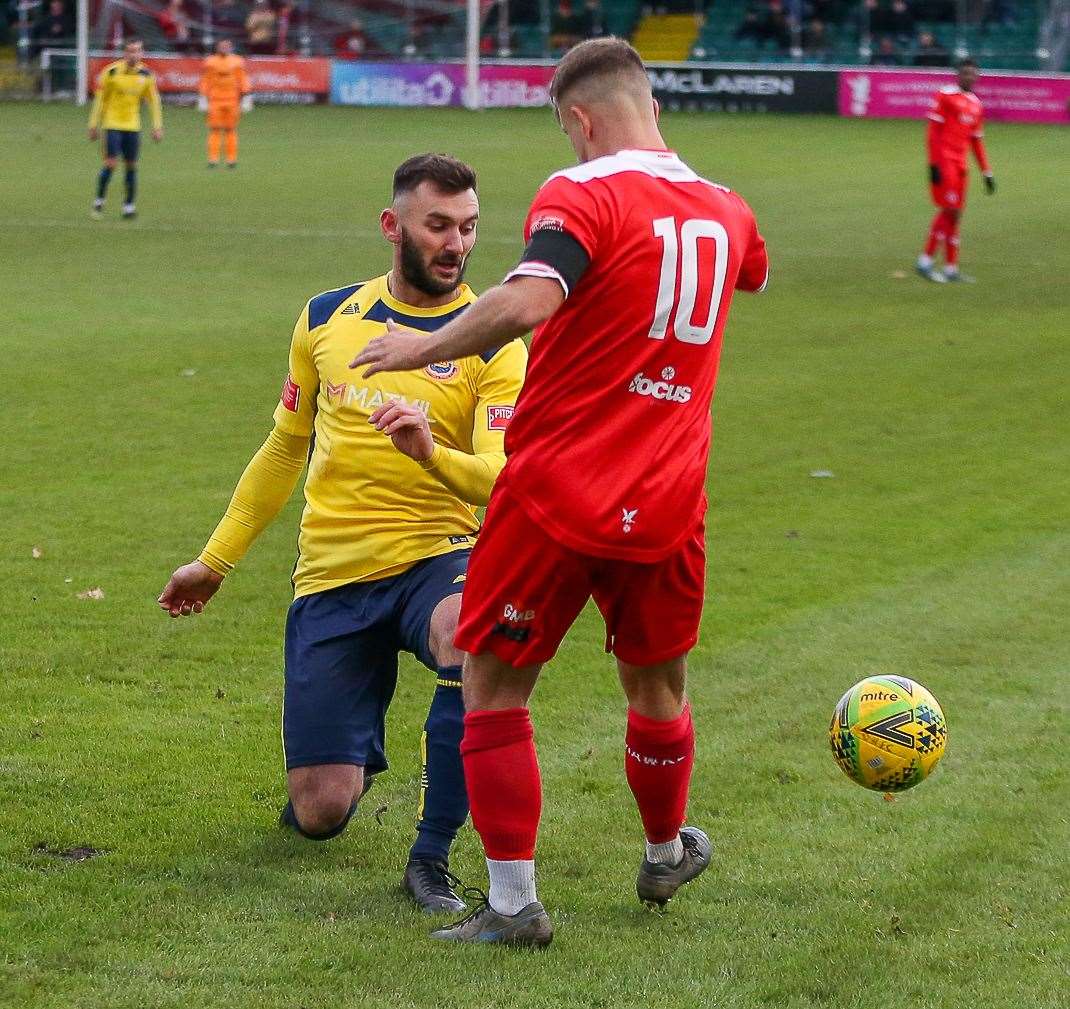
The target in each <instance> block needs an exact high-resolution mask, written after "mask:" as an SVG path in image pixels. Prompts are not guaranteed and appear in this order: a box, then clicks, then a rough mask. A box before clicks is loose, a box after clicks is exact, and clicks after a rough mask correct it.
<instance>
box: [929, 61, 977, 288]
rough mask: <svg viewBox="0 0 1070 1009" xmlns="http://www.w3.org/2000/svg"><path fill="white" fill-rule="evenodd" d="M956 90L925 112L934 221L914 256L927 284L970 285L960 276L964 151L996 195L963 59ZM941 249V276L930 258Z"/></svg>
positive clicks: (973, 67)
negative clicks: (943, 256)
mask: <svg viewBox="0 0 1070 1009" xmlns="http://www.w3.org/2000/svg"><path fill="white" fill-rule="evenodd" d="M958 76H959V80H958V85H954V84H949V85H948V86H947V87H943V88H940V90H939V91H937V92H936V94H935V95H933V104H932V107H931V108H930V109H929V136H928V147H929V182H930V184H931V186H930V190H931V192H932V198H933V203H934V204H936V207H937V211H936V216H935V217H934V218H933V221H932V224H931V225H930V226H929V239H928V241H927V242H926V243H925V251H924V252H922V253H921V255H919V256H918V262H917V269H918V273H920V274H921V275H922V276H923V277H925V279H926V280H932V281H935V282H936V283H938V284H942V283H944V282H945V281H964V280H965V281H968V280H971V279H972V278H970V277H966V276H965V275H963V274H961V273H959V265H958V264H959V219H960V218H961V217H962V211H963V210H964V209H965V208H966V185H967V182H968V181H969V170H968V169H967V166H966V150H967V148H969V147H972V148H973V153H974V157H976V158H977V164H978V165H979V166H980V168H981V172H982V173H983V175H984V180H985V190H986V191H987V192H988V194H989V195H991V194H992V193H994V192H995V191H996V180H995V177H994V176H993V175H992V169H991V168H990V167H989V164H988V155H987V153H986V152H985V143H984V109H983V108H982V106H981V99H980V98H978V97H977V95H975V94H974V93H973V87H974V85H975V84H976V83H977V64H976V63H974V61H973V60H963V61H962V62H961V63H959V66H958ZM941 245H943V246H944V247H945V248H946V250H947V253H946V257H947V262H946V266H945V268H944V271H943V273H941V272H940V271H939V270H937V269H936V267H935V266H934V265H933V255H934V254H935V253H936V251H937V250H938V249H939V247H940V246H941Z"/></svg>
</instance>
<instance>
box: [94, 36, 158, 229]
mask: <svg viewBox="0 0 1070 1009" xmlns="http://www.w3.org/2000/svg"><path fill="white" fill-rule="evenodd" d="M144 55H145V47H144V46H143V45H142V44H141V43H140V42H139V41H137V40H136V39H133V40H131V41H130V42H127V43H126V46H125V48H124V49H123V58H122V59H121V60H116V61H115V62H114V63H109V64H108V65H107V66H106V67H105V68H104V69H103V70H101V71H100V76H99V77H98V78H97V90H96V94H95V95H94V96H93V107H92V109H91V110H90V112H89V139H90V140H92V141H96V140H97V139H98V138H99V136H100V131H101V129H103V130H104V167H103V168H101V170H100V175H98V176H97V196H96V199H95V200H93V217H95V218H99V217H100V216H101V214H102V213H103V212H104V194H105V193H107V191H108V183H109V182H110V181H111V173H112V172H113V171H115V166H116V165H117V164H118V163H119V156H120V155H122V158H123V160H124V161H125V162H126V198H125V200H124V201H123V217H127V218H130V217H134V216H135V215H136V213H137V209H136V207H135V206H134V200H135V198H136V196H137V158H138V152H139V150H140V148H141V103H142V102H147V103H148V105H149V110H150V112H151V114H152V139H153V140H155V141H157V142H159V141H161V140H163V113H162V111H161V109H160V93H159V91H157V90H156V78H155V77H154V76H153V74H152V71H151V70H150V69H149V68H148V67H147V66H145V64H144V63H142V62H141V61H142V57H144Z"/></svg>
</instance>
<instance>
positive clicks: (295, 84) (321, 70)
mask: <svg viewBox="0 0 1070 1009" xmlns="http://www.w3.org/2000/svg"><path fill="white" fill-rule="evenodd" d="M110 62H111V60H109V59H107V58H104V57H99V56H95V57H93V58H92V59H91V60H90V61H89V76H90V81H91V84H92V85H93V86H95V85H96V79H97V74H99V73H100V70H101V68H102V67H104V66H106V65H107V64H108V63H110ZM145 64H146V66H148V67H149V68H150V69H151V70H152V72H153V73H154V74H155V75H156V85H157V87H158V88H159V89H160V94H162V95H192V94H195V93H196V91H197V87H198V85H199V84H200V80H201V68H202V66H203V65H204V61H203V60H201V59H200V58H198V57H196V56H146V57H145ZM245 72H246V73H247V74H248V75H249V84H250V85H251V86H252V89H253V94H255V95H257V96H258V98H260V99H261V100H263V101H296V102H302V101H308V102H312V101H318V100H325V99H326V98H327V95H328V93H329V92H330V90H331V61H330V60H328V59H320V58H318V57H300V56H252V57H248V58H247V59H246V60H245Z"/></svg>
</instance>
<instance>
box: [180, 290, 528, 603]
mask: <svg viewBox="0 0 1070 1009" xmlns="http://www.w3.org/2000/svg"><path fill="white" fill-rule="evenodd" d="M474 300H475V295H474V294H473V293H472V291H471V290H469V288H468V287H462V288H461V290H460V293H459V294H458V297H457V298H456V299H455V300H454V301H452V302H450V304H448V305H443V306H441V307H439V308H414V307H412V306H410V305H406V304H403V303H402V302H399V301H397V300H395V299H394V298H393V297H392V296H391V295H390V292H389V290H388V286H387V277H385V276H383V277H379V278H377V279H375V280H372V281H368V282H366V283H363V284H354V285H352V286H349V287H343V288H339V289H338V290H336V291H327V292H326V293H324V294H321V295H318V296H317V297H315V298H313V299H312V300H311V301H309V302H308V304H307V305H306V306H305V308H304V310H303V311H302V312H301V315H300V316H299V318H298V320H297V324H296V326H295V327H294V333H293V340H292V343H291V345H290V361H289V365H290V367H289V374H288V375H287V377H286V382H285V384H284V385H283V390H282V397H281V400H280V402H279V404H278V406H277V407H276V409H275V418H274V419H275V426H274V429H273V430H272V432H271V434H270V435H269V436H268V439H267V441H265V442H264V444H263V446H262V447H261V448H260V450H259V451H258V452H257V454H256V455H255V456H254V457H253V460H252V462H250V464H249V466H248V468H247V469H246V471H245V473H244V475H243V476H242V478H241V480H240V481H239V483H238V487H237V488H236V490H235V492H234V497H233V498H232V500H231V503H230V506H229V507H228V508H227V513H226V515H225V516H224V517H223V519H222V521H221V522H220V523H219V526H218V527H217V528H216V530H215V532H214V533H213V534H212V537H211V539H210V540H209V541H208V544H207V545H206V546H205V548H204V551H203V552H202V553H201V558H200V559H201V560H202V561H203V562H204V563H205V564H207V565H208V566H209V567H210V568H212V569H213V570H214V571H216V572H218V573H219V574H226V573H227V572H228V571H229V570H230V569H231V568H232V567H233V566H234V564H236V563H237V561H238V560H239V559H240V558H241V557H242V555H243V554H244V553H245V551H246V550H247V549H248V548H249V545H250V544H251V543H252V541H253V539H254V538H255V537H256V535H257V534H258V533H259V532H260V531H261V530H262V529H264V528H265V527H266V526H267V524H268V523H269V522H270V521H271V519H272V518H273V517H274V516H275V514H276V513H277V512H278V510H279V509H280V508H281V507H282V505H283V504H284V503H285V501H286V499H287V498H288V497H289V496H290V494H291V492H292V491H293V488H294V486H295V485H296V483H297V479H298V477H299V476H300V472H301V468H302V466H303V465H304V463H305V461H306V458H307V460H308V474H307V476H306V478H305V509H304V513H303V515H302V517H301V533H300V538H299V550H300V553H299V556H298V560H297V565H296V567H295V569H294V576H293V580H294V593H295V595H297V596H304V595H308V594H310V593H313V592H322V591H324V590H326V589H331V588H336V587H338V586H339V585H346V584H349V583H351V582H360V581H371V580H373V579H378V578H387V577H390V576H392V575H396V574H400V573H401V572H402V571H405V570H406V569H407V568H409V567H411V566H412V565H413V564H415V563H417V562H418V561H421V560H424V559H425V558H428V557H435V556H438V555H439V554H444V553H448V552H449V551H451V550H456V549H458V548H459V547H461V546H463V545H465V544H471V543H472V542H473V539H474V537H475V535H476V533H477V532H478V530H479V521H478V519H477V518H476V514H475V512H476V508H477V507H478V506H480V505H485V504H486V503H487V500H488V499H489V497H490V492H491V489H492V487H493V485H494V481H495V479H496V478H497V476H498V473H499V472H500V471H501V468H502V466H503V465H504V464H505V451H504V436H505V428H506V426H507V424H508V421H509V418H510V417H511V416H512V412H513V406H514V404H515V403H516V398H517V395H518V394H519V392H520V387H521V385H522V384H523V381H524V371H525V368H526V365H527V349H526V347H525V346H524V344H523V342H522V341H520V340H513V341H511V342H510V343H507V344H506V345H505V346H503V347H500V348H497V349H496V350H494V351H493V352H488V353H486V354H484V355H482V356H481V357H472V358H465V359H464V360H461V361H444V362H441V363H438V364H432V365H429V366H428V367H427V368H424V369H422V370H420V371H412V372H401V373H387V374H379V375H374V376H372V377H371V378H364V376H363V374H362V369H355V370H351V369H350V368H349V366H348V365H349V362H350V361H351V360H352V359H353V357H354V356H355V355H356V354H357V353H359V352H360V351H361V350H362V349H363V347H364V346H365V345H366V344H367V343H368V342H369V341H370V340H372V339H373V338H374V337H376V336H379V335H381V334H382V333H383V332H384V331H385V329H386V320H387V319H388V318H392V319H394V321H395V322H397V323H398V324H400V325H404V326H408V327H410V328H412V329H419V330H424V331H431V330H435V329H438V328H440V327H441V326H443V325H445V324H446V323H447V322H449V320H450V319H452V318H454V317H455V316H457V315H458V314H460V313H461V312H463V311H464V310H465V309H466V308H467V307H468V306H469V305H470V304H471V303H472V302H473V301H474ZM392 399H400V400H403V401H405V402H407V403H411V404H415V405H416V406H417V407H418V408H419V409H420V410H422V411H423V412H424V413H425V414H426V415H427V418H428V420H429V422H430V427H431V433H432V436H433V438H434V441H435V449H434V453H433V454H432V456H431V458H430V459H429V460H428V461H427V462H425V463H418V462H414V461H413V460H412V459H410V458H409V457H408V456H406V455H403V454H402V453H401V452H399V451H398V450H397V449H395V448H394V446H393V443H392V442H391V441H390V439H389V437H387V436H386V435H384V434H382V433H381V432H379V431H377V430H375V428H374V427H372V426H371V425H370V424H369V423H368V417H369V416H370V414H371V413H372V411H374V410H375V409H376V408H378V407H379V406H381V405H382V404H383V403H385V402H388V401H390V400H392ZM310 444H311V451H309V448H310Z"/></svg>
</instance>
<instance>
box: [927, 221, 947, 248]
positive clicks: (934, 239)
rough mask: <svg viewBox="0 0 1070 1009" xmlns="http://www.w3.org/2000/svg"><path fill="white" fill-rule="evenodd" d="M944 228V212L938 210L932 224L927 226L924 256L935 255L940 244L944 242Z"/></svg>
mask: <svg viewBox="0 0 1070 1009" xmlns="http://www.w3.org/2000/svg"><path fill="white" fill-rule="evenodd" d="M945 226H946V222H945V218H944V212H943V211H942V210H938V211H937V212H936V216H934V217H933V222H932V224H930V225H929V240H928V241H927V242H926V243H925V255H926V256H933V255H935V254H936V250H937V249H938V248H939V247H940V243H941V242H943V241H944V237H945V234H946V231H945Z"/></svg>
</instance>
